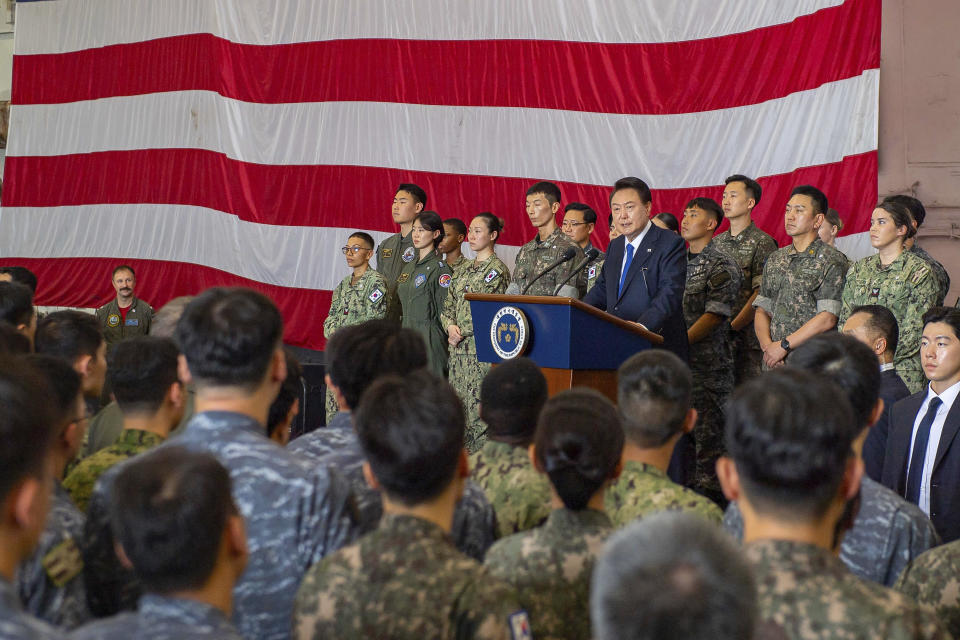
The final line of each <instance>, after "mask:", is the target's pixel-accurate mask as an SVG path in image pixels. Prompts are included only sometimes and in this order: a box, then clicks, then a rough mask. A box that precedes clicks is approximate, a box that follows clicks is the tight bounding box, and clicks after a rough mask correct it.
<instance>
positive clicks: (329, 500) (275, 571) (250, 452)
mask: <svg viewBox="0 0 960 640" xmlns="http://www.w3.org/2000/svg"><path fill="white" fill-rule="evenodd" d="M169 446H182V447H187V448H188V449H190V450H193V451H204V452H208V453H211V454H212V455H214V456H215V457H216V458H217V460H219V461H220V463H221V464H222V465H223V466H224V467H226V468H227V470H228V471H229V472H230V479H231V481H232V483H233V498H234V500H235V501H236V503H237V507H238V508H239V509H240V513H241V515H243V518H244V523H245V526H246V531H247V544H248V546H249V549H250V559H249V561H248V563H247V568H246V571H244V573H243V575H242V576H241V577H240V581H239V582H238V583H237V585H236V587H235V588H234V590H233V595H234V611H233V622H234V624H236V626H237V628H238V629H239V630H240V632H241V634H242V635H243V636H245V637H247V638H257V639H258V640H260V639H262V640H286V638H289V637H290V616H291V614H292V611H293V598H294V595H295V593H296V590H297V586H298V585H299V583H300V579H301V577H302V576H303V574H304V573H306V571H307V569H308V568H309V567H311V566H312V565H314V564H315V563H317V562H319V561H320V559H321V558H323V557H324V556H326V555H327V554H329V553H331V552H332V551H334V550H336V549H338V548H339V547H341V546H343V545H344V544H346V543H347V542H350V541H351V540H352V539H353V538H354V536H355V535H356V524H355V522H354V515H355V514H354V513H353V503H352V500H351V496H350V488H349V485H348V484H347V482H346V481H345V480H343V479H342V478H341V477H339V476H338V475H337V474H335V473H333V472H331V471H329V470H328V469H327V468H326V467H322V466H320V467H318V466H315V465H312V464H310V463H309V462H307V461H305V460H301V459H300V458H298V457H297V456H295V455H293V454H292V453H290V452H289V451H287V450H286V449H284V448H282V447H279V446H277V445H276V443H274V442H272V441H271V440H269V439H268V438H267V437H266V436H265V435H264V427H263V425H261V424H260V423H258V422H256V421H255V420H253V419H252V418H250V417H248V416H245V415H241V414H239V413H232V412H228V411H206V412H203V413H198V414H196V415H195V416H194V417H193V419H192V420H191V421H190V423H189V424H188V425H187V428H186V429H185V430H184V431H183V433H181V434H179V435H178V436H177V437H175V438H172V439H170V440H168V441H167V442H165V443H164V444H161V445H160V446H159V447H157V449H162V448H163V447H169ZM129 463H130V461H127V462H123V463H120V464H119V465H117V466H115V467H112V468H111V469H109V470H108V471H107V472H106V473H104V474H103V475H102V476H101V477H100V480H99V481H98V482H97V485H96V488H95V489H94V492H93V496H91V500H90V509H89V510H88V512H87V517H88V520H87V527H86V529H85V532H84V533H85V538H86V540H85V543H84V561H85V572H86V573H85V576H86V577H87V586H88V590H89V593H90V595H91V599H90V605H91V607H92V608H94V613H95V614H97V615H101V616H103V615H112V614H114V613H117V612H118V611H120V610H122V609H132V608H133V607H134V606H135V604H136V601H137V599H138V598H139V595H140V587H139V585H138V584H137V583H136V581H135V580H134V579H133V578H132V576H131V575H130V573H129V572H126V571H125V570H124V569H123V568H122V567H120V566H119V564H118V563H117V561H116V557H115V555H114V552H113V537H112V535H111V533H110V527H109V514H108V509H109V495H110V487H111V486H112V483H113V481H114V478H116V476H117V474H118V473H119V472H120V470H121V469H123V468H124V466H125V465H127V464H129ZM94 596H95V597H94Z"/></svg>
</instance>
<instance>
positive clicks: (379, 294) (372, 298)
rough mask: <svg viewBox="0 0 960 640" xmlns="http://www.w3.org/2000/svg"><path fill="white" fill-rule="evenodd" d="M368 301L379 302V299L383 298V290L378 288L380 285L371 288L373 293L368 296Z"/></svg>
mask: <svg viewBox="0 0 960 640" xmlns="http://www.w3.org/2000/svg"><path fill="white" fill-rule="evenodd" d="M369 298H370V302H380V299H381V298H383V291H381V290H380V287H377V288H376V289H374V290H373V293H371V294H370V296H369Z"/></svg>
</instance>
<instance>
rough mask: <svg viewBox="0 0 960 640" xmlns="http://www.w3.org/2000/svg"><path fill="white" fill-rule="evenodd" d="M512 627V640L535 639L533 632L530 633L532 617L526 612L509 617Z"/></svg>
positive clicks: (519, 612) (518, 612) (508, 620)
mask: <svg viewBox="0 0 960 640" xmlns="http://www.w3.org/2000/svg"><path fill="white" fill-rule="evenodd" d="M507 622H508V624H509V625H510V638H511V640H530V639H531V638H533V632H532V631H530V617H529V616H527V612H526V611H517V612H516V613H513V614H511V615H510V616H508V617H507Z"/></svg>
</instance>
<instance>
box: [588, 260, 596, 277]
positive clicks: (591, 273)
mask: <svg viewBox="0 0 960 640" xmlns="http://www.w3.org/2000/svg"><path fill="white" fill-rule="evenodd" d="M596 277H597V265H595V264H594V265H590V269H588V270H587V279H588V280H593V279H594V278H596Z"/></svg>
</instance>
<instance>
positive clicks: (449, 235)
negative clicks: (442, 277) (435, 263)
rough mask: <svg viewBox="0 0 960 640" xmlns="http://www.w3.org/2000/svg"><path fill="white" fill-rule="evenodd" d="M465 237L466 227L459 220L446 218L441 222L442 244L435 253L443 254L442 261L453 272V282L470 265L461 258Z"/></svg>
mask: <svg viewBox="0 0 960 640" xmlns="http://www.w3.org/2000/svg"><path fill="white" fill-rule="evenodd" d="M466 237H467V225H465V224H463V220H461V219H459V218H447V219H446V220H444V221H443V242H441V243H440V246H439V247H437V251H439V252H440V253H441V254H443V261H444V262H446V263H447V266H448V267H450V268H451V269H452V270H453V280H454V282H456V280H457V276H459V275H460V274H461V273H463V270H464V269H466V268H467V265H468V264H469V263H470V261H469V260H467V259H466V258H465V257H464V256H463V251H462V248H463V241H464V240H465V239H466Z"/></svg>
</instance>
